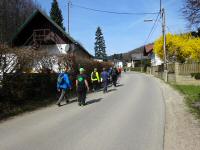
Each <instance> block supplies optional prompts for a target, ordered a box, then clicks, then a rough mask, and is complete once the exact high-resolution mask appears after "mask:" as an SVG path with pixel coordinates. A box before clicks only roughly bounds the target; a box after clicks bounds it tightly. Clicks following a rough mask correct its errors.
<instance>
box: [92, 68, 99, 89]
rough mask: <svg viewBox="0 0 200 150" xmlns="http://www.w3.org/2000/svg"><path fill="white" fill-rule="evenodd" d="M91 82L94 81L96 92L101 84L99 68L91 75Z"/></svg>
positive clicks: (93, 85)
mask: <svg viewBox="0 0 200 150" xmlns="http://www.w3.org/2000/svg"><path fill="white" fill-rule="evenodd" d="M91 81H92V87H93V91H96V90H97V88H98V85H99V83H100V77H99V73H98V71H97V68H94V71H93V72H92V73H91Z"/></svg>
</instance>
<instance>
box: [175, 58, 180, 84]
mask: <svg viewBox="0 0 200 150" xmlns="http://www.w3.org/2000/svg"><path fill="white" fill-rule="evenodd" d="M179 73H180V64H179V63H178V62H176V63H175V82H176V83H177V82H178V76H179Z"/></svg>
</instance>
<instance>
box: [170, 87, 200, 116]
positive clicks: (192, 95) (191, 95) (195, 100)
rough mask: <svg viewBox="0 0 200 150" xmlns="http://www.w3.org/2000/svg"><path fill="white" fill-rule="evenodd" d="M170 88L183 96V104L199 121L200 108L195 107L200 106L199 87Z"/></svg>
mask: <svg viewBox="0 0 200 150" xmlns="http://www.w3.org/2000/svg"><path fill="white" fill-rule="evenodd" d="M172 86H173V87H174V88H175V89H177V90H178V91H180V92H181V93H183V94H184V95H185V103H186V105H187V106H188V107H189V110H190V111H191V112H192V113H193V114H194V115H195V116H196V117H197V118H198V119H200V106H199V107H196V106H195V104H200V86H195V85H176V84H175V85H172Z"/></svg>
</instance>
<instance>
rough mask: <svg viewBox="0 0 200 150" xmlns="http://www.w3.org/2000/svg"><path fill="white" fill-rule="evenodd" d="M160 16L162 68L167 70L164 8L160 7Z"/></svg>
mask: <svg viewBox="0 0 200 150" xmlns="http://www.w3.org/2000/svg"><path fill="white" fill-rule="evenodd" d="M161 17H162V34H163V53H164V56H163V60H164V69H165V70H167V54H166V30H165V28H166V22H165V9H164V8H162V10H161Z"/></svg>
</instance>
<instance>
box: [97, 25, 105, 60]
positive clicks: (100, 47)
mask: <svg viewBox="0 0 200 150" xmlns="http://www.w3.org/2000/svg"><path fill="white" fill-rule="evenodd" d="M95 36H96V37H95V40H96V42H95V43H94V44H95V46H94V51H95V57H96V58H100V59H104V60H105V59H106V58H107V55H106V45H105V40H104V37H103V33H102V31H101V28H100V27H98V28H97V31H96V34H95Z"/></svg>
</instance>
